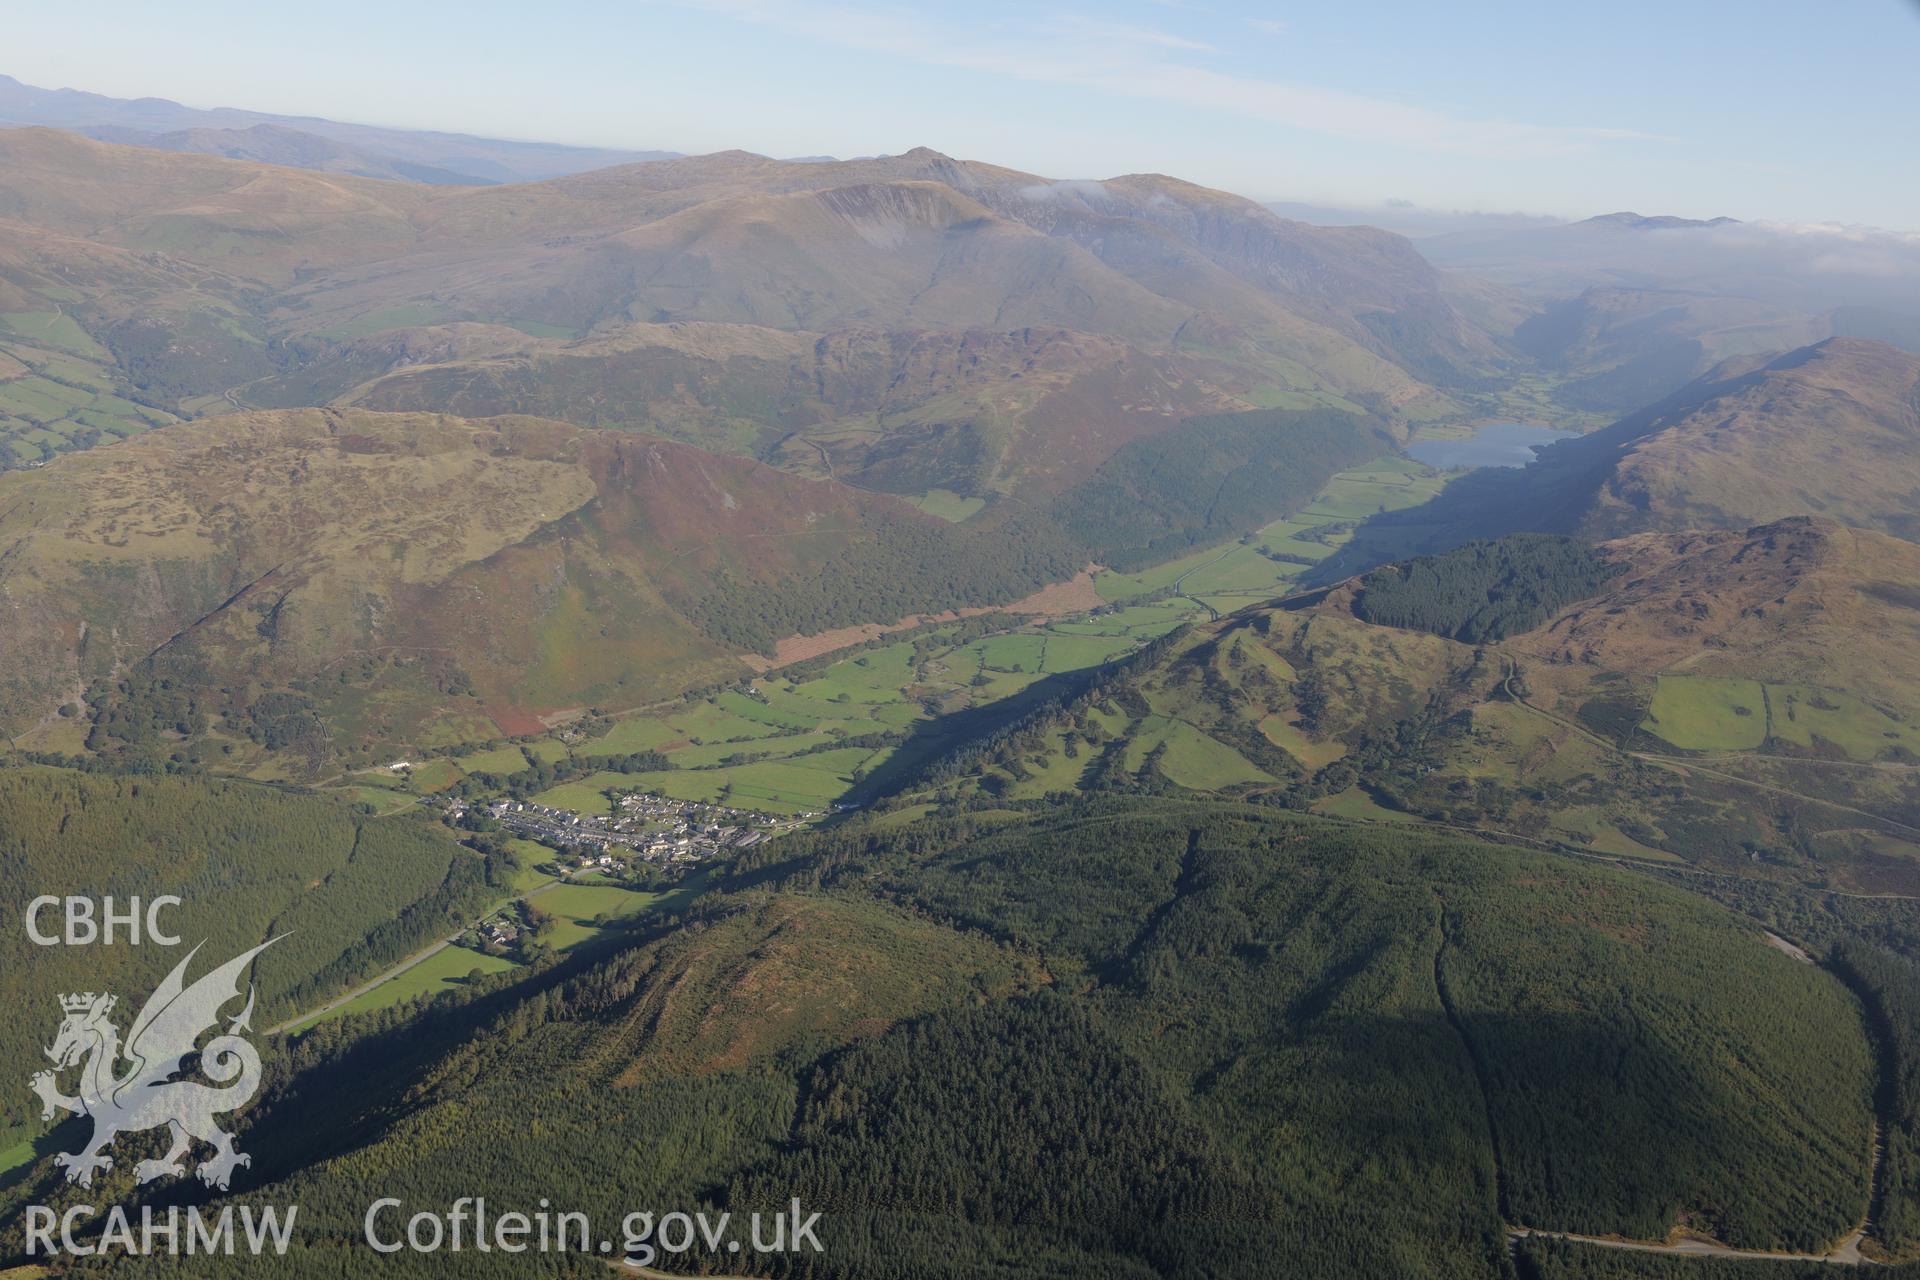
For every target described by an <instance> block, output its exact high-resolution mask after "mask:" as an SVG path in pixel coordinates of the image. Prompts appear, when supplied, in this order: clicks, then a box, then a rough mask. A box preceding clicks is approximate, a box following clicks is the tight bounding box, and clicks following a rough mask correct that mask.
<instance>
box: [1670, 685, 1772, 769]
mask: <svg viewBox="0 0 1920 1280" xmlns="http://www.w3.org/2000/svg"><path fill="white" fill-rule="evenodd" d="M1641 727H1642V728H1643V729H1645V730H1646V731H1647V732H1648V733H1651V734H1653V735H1654V736H1656V737H1658V738H1660V739H1662V740H1664V741H1666V742H1670V743H1672V744H1673V745H1674V746H1676V747H1679V748H1681V749H1682V750H1686V751H1752V750H1754V749H1756V748H1758V747H1759V746H1760V745H1761V744H1762V743H1763V742H1765V741H1766V740H1767V704H1766V695H1765V693H1764V691H1763V690H1762V689H1761V687H1760V682H1759V681H1757V680H1739V679H1731V678H1724V677H1720V676H1661V677H1660V678H1659V679H1658V680H1657V681H1656V683H1655V685H1654V691H1653V705H1652V706H1650V707H1649V708H1648V709H1647V718H1646V720H1645V721H1644V722H1643V723H1642V725H1641Z"/></svg>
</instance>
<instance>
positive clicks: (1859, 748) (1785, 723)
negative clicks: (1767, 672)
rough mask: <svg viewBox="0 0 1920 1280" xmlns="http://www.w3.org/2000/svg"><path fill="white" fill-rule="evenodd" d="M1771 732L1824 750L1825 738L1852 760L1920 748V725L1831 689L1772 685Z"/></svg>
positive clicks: (1780, 738)
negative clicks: (1917, 725)
mask: <svg viewBox="0 0 1920 1280" xmlns="http://www.w3.org/2000/svg"><path fill="white" fill-rule="evenodd" d="M1767 705H1768V716H1767V732H1768V734H1769V735H1770V736H1771V737H1772V738H1774V739H1775V740H1777V741H1780V742H1788V743H1792V744H1793V745H1795V746H1798V747H1804V748H1806V749H1808V750H1810V751H1811V750H1818V749H1820V747H1821V744H1822V743H1825V744H1829V745H1830V746H1831V747H1835V748H1838V749H1839V750H1840V751H1841V752H1842V753H1844V754H1845V755H1846V756H1847V757H1848V758H1849V759H1852V760H1873V759H1877V758H1878V757H1879V756H1881V755H1883V754H1885V753H1887V752H1888V751H1891V750H1895V749H1902V750H1904V751H1906V752H1912V753H1920V727H1916V726H1914V725H1911V724H1905V723H1902V722H1901V721H1899V720H1896V719H1894V718H1893V717H1892V716H1890V715H1888V714H1887V713H1886V712H1884V711H1882V710H1880V708H1878V707H1876V706H1873V705H1872V704H1870V703H1868V702H1864V701H1862V700H1861V699H1859V698H1856V697H1854V696H1853V695H1852V694H1850V693H1839V692H1836V691H1834V690H1831V689H1815V688H1812V687H1810V686H1807V685H1780V684H1773V685H1768V686H1767Z"/></svg>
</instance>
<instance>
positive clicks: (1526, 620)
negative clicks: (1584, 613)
mask: <svg viewBox="0 0 1920 1280" xmlns="http://www.w3.org/2000/svg"><path fill="white" fill-rule="evenodd" d="M1624 568H1625V566H1624V565H1619V564H1613V563H1609V562H1608V561H1607V560H1605V559H1603V558H1602V557H1601V556H1600V555H1599V554H1598V553H1597V552H1596V551H1594V549H1593V548H1592V546H1590V545H1589V544H1587V543H1584V542H1579V541H1576V540H1575V539H1573V538H1563V537H1559V536H1557V535H1553V534H1544V533H1516V534H1512V535H1510V536H1508V537H1505V538H1499V539H1496V540H1494V541H1491V542H1470V543H1468V544H1467V545H1466V546H1464V547H1456V548H1455V549H1454V550H1452V551H1448V552H1445V553H1443V554H1441V555H1437V556H1420V557H1418V558H1416V559H1413V560H1409V561H1407V562H1406V563H1405V564H1397V565H1386V566H1384V567H1382V568H1379V569H1375V570H1374V571H1373V572H1371V573H1369V574H1367V575H1366V576H1365V577H1363V578H1361V579H1360V592H1359V595H1358V596H1357V597H1356V598H1355V599H1354V603H1353V611H1354V613H1356V614H1358V615H1359V617H1360V619H1361V620H1362V621H1364V622H1372V623H1377V624H1378V625H1380V626H1383V627H1405V628H1408V629H1410V630H1414V631H1428V632H1431V633H1433V634H1434V635H1437V636H1445V637H1447V638H1448V639H1450V640H1459V641H1461V642H1462V643H1465V644H1484V643H1486V642H1488V641H1493V640H1504V639H1506V638H1507V637H1508V636H1511V635H1517V634H1518V633H1520V632H1522V631H1531V630H1532V629H1533V628H1535V627H1537V626H1539V625H1540V624H1541V623H1543V622H1545V621H1546V620H1547V619H1548V618H1551V617H1552V616H1553V615H1554V614H1556V613H1558V612H1560V610H1562V609H1564V608H1566V607H1567V606H1568V605H1570V604H1573V603H1575V602H1576V601H1580V600H1585V599H1587V598H1588V597H1590V596H1595V595H1598V594H1599V593H1600V590H1601V588H1602V587H1604V586H1605V585H1606V583H1607V580H1608V579H1609V578H1612V577H1613V576H1614V575H1616V574H1618V573H1620V572H1621V571H1622V570H1623V569H1624Z"/></svg>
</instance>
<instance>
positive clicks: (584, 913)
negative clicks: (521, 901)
mask: <svg viewBox="0 0 1920 1280" xmlns="http://www.w3.org/2000/svg"><path fill="white" fill-rule="evenodd" d="M657 901H659V895H658V894H652V893H639V892H636V891H635V890H632V889H622V888H620V887H618V886H616V885H591V884H563V885H556V886H555V887H554V888H552V889H549V890H547V891H546V892H545V893H543V894H541V895H540V896H539V897H537V898H534V899H533V903H534V904H535V905H536V906H538V907H539V908H540V909H541V910H542V911H545V912H547V913H549V914H550V915H552V916H553V919H554V926H553V932H552V934H550V935H549V937H548V941H549V942H551V944H552V945H553V946H554V947H555V948H557V949H559V950H563V951H564V950H566V949H568V948H570V947H577V946H579V945H580V944H581V943H583V942H588V941H591V940H593V939H595V938H598V937H600V936H601V930H600V928H599V927H598V926H597V925H595V924H594V923H593V922H594V921H595V920H596V919H599V918H600V917H602V916H606V917H608V918H613V917H616V916H630V915H633V914H635V913H636V912H640V911H645V910H646V909H647V908H649V907H651V906H652V905H653V904H654V903H655V902H657Z"/></svg>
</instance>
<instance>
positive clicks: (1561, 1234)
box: [1507, 1227, 1878, 1267]
mask: <svg viewBox="0 0 1920 1280" xmlns="http://www.w3.org/2000/svg"><path fill="white" fill-rule="evenodd" d="M1528 1236H1540V1237H1541V1238H1543V1239H1548V1240H1572V1241H1574V1242H1576V1243H1578V1244H1591V1245H1598V1246H1599V1247H1600V1248H1602V1249H1629V1250H1632V1251H1633V1252H1635V1253H1666V1254H1680V1255H1684V1256H1687V1257H1695V1258H1730V1259H1737V1260H1741V1261H1751V1262H1826V1263H1831V1264H1832V1265H1834V1266H1839V1267H1857V1266H1863V1265H1864V1266H1875V1265H1878V1264H1876V1263H1874V1262H1873V1260H1872V1259H1870V1258H1863V1257H1861V1256H1860V1248H1859V1242H1860V1238H1859V1234H1858V1233H1855V1234H1854V1235H1851V1236H1848V1237H1847V1239H1846V1240H1845V1241H1844V1242H1843V1243H1842V1244H1841V1245H1840V1246H1839V1247H1838V1248H1836V1249H1835V1250H1834V1251H1833V1252H1832V1253H1767V1252H1766V1251H1764V1250H1761V1249H1734V1248H1731V1247H1729V1246H1727V1245H1724V1244H1720V1243H1718V1242H1716V1241H1712V1240H1692V1239H1688V1240H1679V1241H1675V1242H1674V1243H1672V1244H1662V1243H1659V1242H1657V1241H1652V1240H1616V1239H1613V1238H1612V1237H1609V1236H1583V1235H1579V1234H1577V1233H1575V1232H1572V1231H1535V1230H1533V1229H1532V1228H1531V1227H1509V1228H1508V1229H1507V1239H1508V1240H1510V1241H1512V1240H1524V1239H1525V1238H1527V1237H1528Z"/></svg>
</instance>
